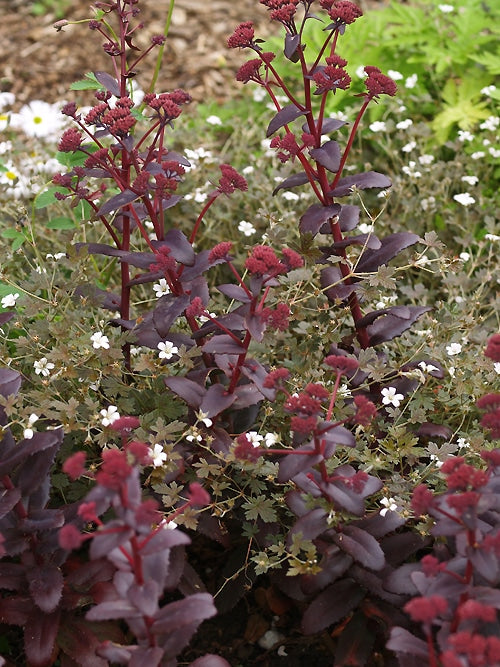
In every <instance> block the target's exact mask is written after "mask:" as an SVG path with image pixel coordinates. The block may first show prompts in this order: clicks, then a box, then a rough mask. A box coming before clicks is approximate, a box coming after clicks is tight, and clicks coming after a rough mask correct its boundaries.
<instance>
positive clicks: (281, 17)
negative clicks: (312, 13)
mask: <svg viewBox="0 0 500 667" xmlns="http://www.w3.org/2000/svg"><path fill="white" fill-rule="evenodd" d="M297 4H298V0H295V2H284V3H282V5H281V7H279V8H278V9H273V10H272V11H271V13H270V14H269V18H270V19H271V20H272V21H279V22H280V23H282V24H283V25H284V26H291V25H292V21H293V17H294V16H295V14H296V12H297V7H296V5H297Z"/></svg>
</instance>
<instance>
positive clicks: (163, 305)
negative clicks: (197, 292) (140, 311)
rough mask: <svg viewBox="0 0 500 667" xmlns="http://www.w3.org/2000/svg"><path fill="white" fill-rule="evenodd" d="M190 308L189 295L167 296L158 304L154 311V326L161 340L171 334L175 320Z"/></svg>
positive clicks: (159, 300)
mask: <svg viewBox="0 0 500 667" xmlns="http://www.w3.org/2000/svg"><path fill="white" fill-rule="evenodd" d="M188 306H189V296H188V295H187V294H180V295H179V296H175V295H174V294H165V296H162V297H161V298H160V299H158V302H157V304H156V307H155V309H154V310H153V325H154V328H155V329H156V331H157V332H158V335H159V336H160V338H165V337H166V336H168V335H169V333H170V328H171V327H172V324H173V323H174V322H175V320H176V319H177V318H178V317H179V316H180V315H181V314H182V313H183V312H184V311H185V310H186V308H187V307H188Z"/></svg>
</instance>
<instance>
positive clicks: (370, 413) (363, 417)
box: [354, 394, 377, 426]
mask: <svg viewBox="0 0 500 667" xmlns="http://www.w3.org/2000/svg"><path fill="white" fill-rule="evenodd" d="M354 405H355V406H356V414H355V415H354V422H355V423H356V424H359V425H360V426H369V425H370V424H371V422H372V419H373V418H374V417H375V415H376V414H377V408H376V407H375V404H374V403H372V402H371V401H370V400H369V399H368V398H366V396H362V395H361V394H358V396H355V397H354Z"/></svg>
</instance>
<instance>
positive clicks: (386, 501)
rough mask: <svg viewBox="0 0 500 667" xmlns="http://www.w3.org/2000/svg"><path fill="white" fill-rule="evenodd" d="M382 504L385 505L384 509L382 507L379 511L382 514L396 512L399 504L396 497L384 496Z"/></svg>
mask: <svg viewBox="0 0 500 667" xmlns="http://www.w3.org/2000/svg"><path fill="white" fill-rule="evenodd" d="M380 504H381V505H384V509H381V510H380V512H379V514H380V516H385V515H386V514H387V512H389V511H390V512H396V511H397V509H398V506H397V504H396V501H395V500H394V498H382V500H381V501H380Z"/></svg>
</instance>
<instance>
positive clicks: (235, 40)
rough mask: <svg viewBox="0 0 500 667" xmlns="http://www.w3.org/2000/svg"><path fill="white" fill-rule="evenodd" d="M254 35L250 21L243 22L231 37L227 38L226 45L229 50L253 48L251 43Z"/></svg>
mask: <svg viewBox="0 0 500 667" xmlns="http://www.w3.org/2000/svg"><path fill="white" fill-rule="evenodd" d="M254 35H255V32H254V29H253V23H252V21H245V22H244V23H240V24H239V25H238V26H237V27H236V30H235V31H234V32H233V34H232V35H231V37H229V38H228V40H227V45H228V47H229V48H230V49H237V48H240V49H245V48H253V47H254V46H255V44H254V41H253V38H254Z"/></svg>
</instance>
